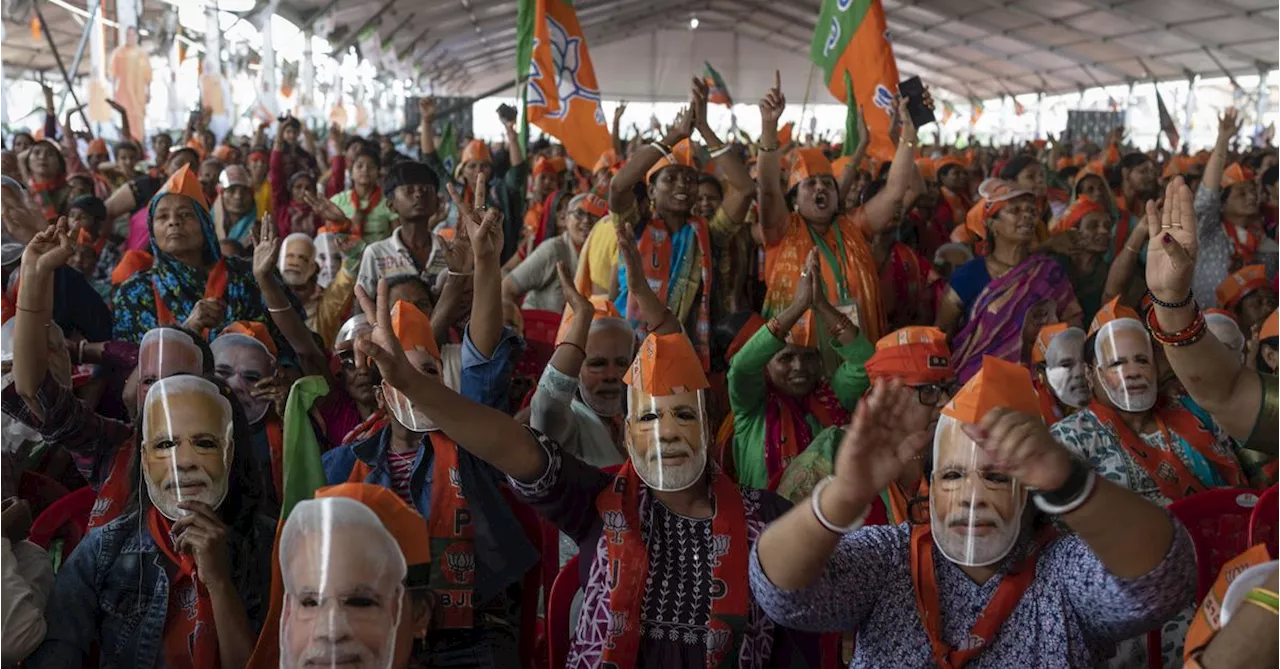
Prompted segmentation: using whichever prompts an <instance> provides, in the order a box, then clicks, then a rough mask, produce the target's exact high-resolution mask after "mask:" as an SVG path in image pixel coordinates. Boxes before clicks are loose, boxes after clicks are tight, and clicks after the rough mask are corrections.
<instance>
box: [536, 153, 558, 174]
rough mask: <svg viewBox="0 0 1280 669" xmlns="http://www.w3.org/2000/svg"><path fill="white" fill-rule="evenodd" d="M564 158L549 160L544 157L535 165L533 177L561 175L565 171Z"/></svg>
mask: <svg viewBox="0 0 1280 669" xmlns="http://www.w3.org/2000/svg"><path fill="white" fill-rule="evenodd" d="M565 169H566V168H565V164H564V158H554V157H553V158H547V157H546V156H542V157H540V158H538V159H537V160H536V161H534V163H533V176H535V177H536V176H538V175H539V174H560V173H561V172H564V171H565Z"/></svg>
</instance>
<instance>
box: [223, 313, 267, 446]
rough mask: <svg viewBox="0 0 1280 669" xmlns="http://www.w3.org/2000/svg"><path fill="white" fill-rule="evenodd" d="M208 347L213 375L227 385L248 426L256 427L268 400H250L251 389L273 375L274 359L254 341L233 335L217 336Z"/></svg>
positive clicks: (264, 411)
mask: <svg viewBox="0 0 1280 669" xmlns="http://www.w3.org/2000/svg"><path fill="white" fill-rule="evenodd" d="M209 348H210V349H211V350H212V351H213V365H214V373H216V374H217V375H218V378H220V379H222V380H223V381H225V382H226V383H227V385H228V386H231V390H232V392H234V393H235V394H236V401H238V402H240V406H241V408H243V409H244V415H245V418H248V419H249V423H251V424H257V423H258V422H260V421H261V420H262V419H263V418H264V417H266V415H267V411H268V410H270V408H271V401H270V400H268V399H267V398H265V397H254V390H256V389H257V387H258V383H259V382H260V381H262V380H263V379H268V378H271V377H272V376H274V375H275V373H276V359H275V356H273V355H271V351H270V350H268V349H267V347H266V346H264V345H263V344H262V342H260V341H258V340H257V339H254V338H253V337H250V336H249V335H243V334H236V333H230V334H222V335H219V336H218V337H217V338H216V339H214V340H213V343H212V344H210V345H209Z"/></svg>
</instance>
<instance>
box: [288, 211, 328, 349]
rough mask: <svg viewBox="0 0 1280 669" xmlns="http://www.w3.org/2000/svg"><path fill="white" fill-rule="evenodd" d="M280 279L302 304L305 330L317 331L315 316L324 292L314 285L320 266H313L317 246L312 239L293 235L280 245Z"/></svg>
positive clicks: (299, 234) (303, 235)
mask: <svg viewBox="0 0 1280 669" xmlns="http://www.w3.org/2000/svg"><path fill="white" fill-rule="evenodd" d="M279 269H280V278H281V279H284V285H285V286H288V288H289V290H291V291H293V293H294V294H295V295H297V296H298V299H299V300H301V301H302V308H303V309H305V310H306V312H307V328H308V329H310V330H311V331H312V332H315V331H316V316H317V315H318V314H319V311H320V299H321V297H322V296H323V294H324V289H323V288H321V287H320V286H319V284H317V283H316V277H317V276H318V275H319V271H320V266H319V265H317V264H316V245H315V242H313V241H311V236H310V235H307V234H305V233H301V232H295V233H293V234H291V235H289V236H288V237H285V238H284V241H283V242H282V243H281V244H280V267H279Z"/></svg>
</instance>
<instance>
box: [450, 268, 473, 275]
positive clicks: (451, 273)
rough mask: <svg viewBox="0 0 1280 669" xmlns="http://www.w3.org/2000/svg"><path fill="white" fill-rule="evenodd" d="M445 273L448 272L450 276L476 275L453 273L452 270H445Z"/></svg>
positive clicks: (471, 273)
mask: <svg viewBox="0 0 1280 669" xmlns="http://www.w3.org/2000/svg"><path fill="white" fill-rule="evenodd" d="M445 272H446V273H447V274H448V275H449V276H471V275H473V274H475V272H455V271H453V270H451V269H450V270H445Z"/></svg>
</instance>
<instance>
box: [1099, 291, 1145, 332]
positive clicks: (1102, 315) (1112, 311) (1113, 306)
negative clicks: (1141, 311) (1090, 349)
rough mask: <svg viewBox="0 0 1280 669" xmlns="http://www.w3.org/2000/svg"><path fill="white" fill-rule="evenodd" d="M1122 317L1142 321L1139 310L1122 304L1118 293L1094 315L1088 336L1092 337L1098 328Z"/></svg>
mask: <svg viewBox="0 0 1280 669" xmlns="http://www.w3.org/2000/svg"><path fill="white" fill-rule="evenodd" d="M1121 318H1132V319H1133V320H1135V321H1138V322H1139V323H1141V322H1142V319H1141V318H1138V312H1136V311H1134V310H1133V308H1132V307H1127V306H1125V305H1123V304H1120V296H1119V295H1117V296H1115V297H1113V298H1111V301H1110V302H1108V303H1106V304H1104V305H1102V308H1101V309H1099V310H1098V313H1097V314H1095V315H1094V317H1093V322H1092V323H1090V324H1089V332H1088V333H1087V334H1086V336H1087V337H1092V336H1093V335H1095V334H1097V332H1098V330H1099V329H1100V328H1102V326H1104V325H1106V324H1107V323H1110V322H1111V321H1115V320H1119V319H1121Z"/></svg>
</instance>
